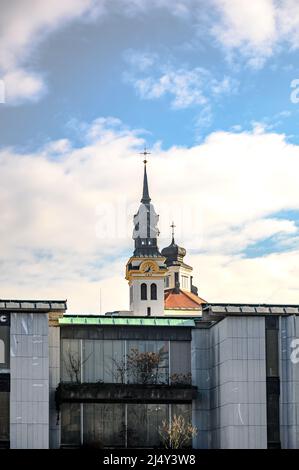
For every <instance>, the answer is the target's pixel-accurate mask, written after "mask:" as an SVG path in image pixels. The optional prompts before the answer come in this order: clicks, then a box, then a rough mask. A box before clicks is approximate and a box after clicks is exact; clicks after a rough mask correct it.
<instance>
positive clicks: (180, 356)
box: [170, 341, 191, 383]
mask: <svg viewBox="0 0 299 470" xmlns="http://www.w3.org/2000/svg"><path fill="white" fill-rule="evenodd" d="M170 358H171V359H170V360H171V364H170V380H171V382H173V383H190V382H191V343H190V341H171V342H170Z"/></svg>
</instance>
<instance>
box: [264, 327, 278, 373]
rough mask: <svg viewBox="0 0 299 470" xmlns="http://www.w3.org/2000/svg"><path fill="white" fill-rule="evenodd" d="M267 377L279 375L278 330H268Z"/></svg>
mask: <svg viewBox="0 0 299 470" xmlns="http://www.w3.org/2000/svg"><path fill="white" fill-rule="evenodd" d="M266 353H267V356H266V364H267V377H278V376H279V370H278V363H279V361H278V330H266Z"/></svg>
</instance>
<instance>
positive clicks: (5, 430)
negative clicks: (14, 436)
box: [0, 392, 9, 441]
mask: <svg viewBox="0 0 299 470" xmlns="http://www.w3.org/2000/svg"><path fill="white" fill-rule="evenodd" d="M8 440H9V392H0V441H8Z"/></svg>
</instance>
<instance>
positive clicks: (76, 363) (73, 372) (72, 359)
mask: <svg viewBox="0 0 299 470" xmlns="http://www.w3.org/2000/svg"><path fill="white" fill-rule="evenodd" d="M90 356H91V354H89V356H87V357H86V358H85V359H84V361H82V360H81V357H80V355H79V354H78V353H77V352H74V353H73V352H71V350H70V349H68V350H67V353H66V358H65V357H64V358H63V362H64V365H65V368H66V371H67V373H68V374H69V376H70V379H71V382H76V383H77V384H79V383H81V367H82V365H83V364H85V362H86V361H88V359H89V358H90Z"/></svg>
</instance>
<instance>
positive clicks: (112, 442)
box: [83, 403, 126, 448]
mask: <svg viewBox="0 0 299 470" xmlns="http://www.w3.org/2000/svg"><path fill="white" fill-rule="evenodd" d="M83 410H84V412H83V430H84V431H83V442H84V445H85V446H90V447H98V448H103V447H118V446H122V447H124V446H125V437H126V436H125V431H126V427H125V404H122V403H95V404H93V403H92V404H89V403H88V404H84V407H83Z"/></svg>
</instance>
